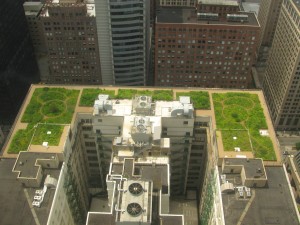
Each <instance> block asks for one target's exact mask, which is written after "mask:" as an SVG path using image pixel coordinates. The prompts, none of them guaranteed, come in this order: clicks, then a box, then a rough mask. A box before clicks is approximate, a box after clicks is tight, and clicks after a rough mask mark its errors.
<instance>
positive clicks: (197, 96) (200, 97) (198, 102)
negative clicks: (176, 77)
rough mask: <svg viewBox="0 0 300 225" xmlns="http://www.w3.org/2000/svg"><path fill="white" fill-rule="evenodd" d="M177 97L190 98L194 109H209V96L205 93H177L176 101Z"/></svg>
mask: <svg viewBox="0 0 300 225" xmlns="http://www.w3.org/2000/svg"><path fill="white" fill-rule="evenodd" d="M179 96H190V97H191V102H192V103H193V104H194V107H195V109H210V102H209V94H208V92H207V91H190V92H177V93H176V99H179Z"/></svg>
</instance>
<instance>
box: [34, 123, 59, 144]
mask: <svg viewBox="0 0 300 225" xmlns="http://www.w3.org/2000/svg"><path fill="white" fill-rule="evenodd" d="M63 129H64V126H62V125H56V124H38V125H37V126H36V130H35V132H34V136H33V139H32V142H31V144H33V145H42V144H43V143H46V144H47V146H48V145H52V146H53V145H55V146H57V145H58V144H59V141H60V138H61V135H62V132H63Z"/></svg>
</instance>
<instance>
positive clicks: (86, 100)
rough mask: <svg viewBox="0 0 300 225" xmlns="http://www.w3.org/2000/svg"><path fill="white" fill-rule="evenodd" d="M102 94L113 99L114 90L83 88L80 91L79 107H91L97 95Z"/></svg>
mask: <svg viewBox="0 0 300 225" xmlns="http://www.w3.org/2000/svg"><path fill="white" fill-rule="evenodd" d="M100 94H104V95H109V98H111V99H113V98H115V91H114V90H105V89H96V88H85V89H83V90H82V94H81V98H80V102H79V106H88V107H92V106H93V105H94V102H95V100H96V99H97V97H98V95H100Z"/></svg>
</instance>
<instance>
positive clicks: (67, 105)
mask: <svg viewBox="0 0 300 225" xmlns="http://www.w3.org/2000/svg"><path fill="white" fill-rule="evenodd" d="M78 95H79V90H70V89H65V88H49V87H44V88H36V89H35V91H34V93H33V94H32V97H31V99H30V102H29V104H28V105H27V106H26V109H25V112H24V114H23V115H22V118H21V122H23V123H28V125H27V128H26V129H22V130H18V131H17V132H16V134H15V135H14V137H13V140H12V142H11V144H10V146H9V149H8V153H14V154H16V153H18V152H20V151H26V150H27V148H28V146H29V144H30V141H31V138H32V137H33V134H34V132H35V129H36V125H37V124H38V123H48V124H70V123H71V121H72V117H73V114H74V110H75V106H76V103H77V99H78ZM47 126H48V125H47ZM49 126H50V125H49ZM46 128H47V127H46ZM39 129H40V127H39V128H38V131H37V136H36V137H35V138H34V139H33V143H34V144H40V145H42V143H36V141H37V142H39V141H40V138H43V137H45V136H46V137H47V138H50V136H51V138H50V141H49V145H52V144H53V145H57V144H58V143H59V139H60V136H61V133H62V129H63V128H61V127H60V128H58V127H57V128H54V127H52V129H53V134H52V131H51V130H48V131H51V134H52V135H51V134H47V133H46V134H47V135H45V134H44V133H43V132H41V133H39ZM49 129H50V128H49ZM42 130H43V128H42ZM45 142H47V141H46V140H45Z"/></svg>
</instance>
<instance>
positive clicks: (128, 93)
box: [116, 89, 137, 99]
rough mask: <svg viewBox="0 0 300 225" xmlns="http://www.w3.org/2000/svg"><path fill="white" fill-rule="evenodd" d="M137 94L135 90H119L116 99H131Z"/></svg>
mask: <svg viewBox="0 0 300 225" xmlns="http://www.w3.org/2000/svg"><path fill="white" fill-rule="evenodd" d="M136 94H137V90H135V89H119V90H118V94H117V96H116V98H117V99H132V98H133V97H134V96H135V95H136Z"/></svg>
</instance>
